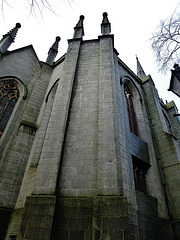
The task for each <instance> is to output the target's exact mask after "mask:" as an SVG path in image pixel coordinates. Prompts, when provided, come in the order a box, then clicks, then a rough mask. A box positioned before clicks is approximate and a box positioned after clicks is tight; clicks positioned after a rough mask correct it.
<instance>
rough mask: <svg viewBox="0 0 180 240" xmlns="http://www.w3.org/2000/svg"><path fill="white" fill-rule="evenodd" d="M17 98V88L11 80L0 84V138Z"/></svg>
mask: <svg viewBox="0 0 180 240" xmlns="http://www.w3.org/2000/svg"><path fill="white" fill-rule="evenodd" d="M18 98H19V90H18V88H17V86H16V85H15V84H14V83H13V82H8V83H4V84H3V85H1V86H0V138H1V137H2V135H3V133H4V130H5V128H6V125H7V123H8V120H9V118H10V116H11V114H12V112H13V109H14V107H15V105H16V102H17V100H18Z"/></svg>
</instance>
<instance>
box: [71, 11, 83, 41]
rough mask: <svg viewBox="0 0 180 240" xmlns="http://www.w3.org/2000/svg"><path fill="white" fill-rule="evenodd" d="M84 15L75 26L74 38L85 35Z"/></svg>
mask: <svg viewBox="0 0 180 240" xmlns="http://www.w3.org/2000/svg"><path fill="white" fill-rule="evenodd" d="M83 21H84V16H83V15H81V16H80V18H79V21H78V23H77V24H76V26H75V27H74V36H73V38H74V39H76V38H82V37H83V36H84V27H83Z"/></svg>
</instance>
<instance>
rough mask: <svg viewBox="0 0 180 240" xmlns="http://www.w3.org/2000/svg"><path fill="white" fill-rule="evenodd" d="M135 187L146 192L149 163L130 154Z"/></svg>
mask: <svg viewBox="0 0 180 240" xmlns="http://www.w3.org/2000/svg"><path fill="white" fill-rule="evenodd" d="M132 160H133V172H134V183H135V189H136V191H138V192H142V193H144V194H148V191H147V183H146V176H147V171H148V168H149V165H148V164H146V163H145V162H143V161H142V160H140V159H138V158H136V157H134V156H132Z"/></svg>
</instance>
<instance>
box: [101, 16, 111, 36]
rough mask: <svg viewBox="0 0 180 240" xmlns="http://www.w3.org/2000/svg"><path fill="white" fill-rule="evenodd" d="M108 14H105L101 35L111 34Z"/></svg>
mask: <svg viewBox="0 0 180 240" xmlns="http://www.w3.org/2000/svg"><path fill="white" fill-rule="evenodd" d="M107 16H108V14H107V13H106V12H104V13H103V20H102V23H101V33H102V35H108V34H110V33H111V24H110V22H109V20H108V17H107Z"/></svg>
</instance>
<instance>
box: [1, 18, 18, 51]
mask: <svg viewBox="0 0 180 240" xmlns="http://www.w3.org/2000/svg"><path fill="white" fill-rule="evenodd" d="M20 27H21V24H20V23H16V26H15V27H14V28H13V29H11V30H10V31H9V32H8V33H6V34H5V35H3V38H2V39H1V41H0V53H1V54H3V53H5V52H6V51H7V50H8V48H9V47H10V45H11V44H12V43H13V42H14V39H15V37H16V34H17V32H18V29H19V28H20Z"/></svg>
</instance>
